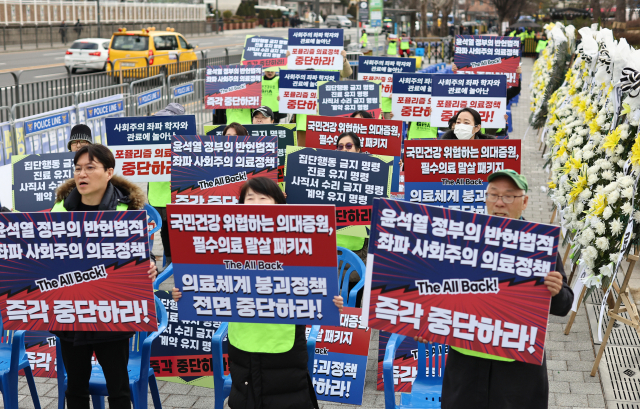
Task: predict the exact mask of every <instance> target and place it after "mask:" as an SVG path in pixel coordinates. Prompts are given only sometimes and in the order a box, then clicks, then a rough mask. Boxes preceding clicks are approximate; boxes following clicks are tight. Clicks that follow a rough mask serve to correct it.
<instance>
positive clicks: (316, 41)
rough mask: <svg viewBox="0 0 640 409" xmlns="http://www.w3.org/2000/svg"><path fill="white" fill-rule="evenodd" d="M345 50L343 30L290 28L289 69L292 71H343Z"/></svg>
mask: <svg viewBox="0 0 640 409" xmlns="http://www.w3.org/2000/svg"><path fill="white" fill-rule="evenodd" d="M343 49H344V32H343V30H342V29H337V28H334V29H330V28H290V29H289V45H288V51H289V57H288V58H287V68H289V69H291V70H306V69H308V68H313V69H314V70H338V71H339V70H341V69H342V64H343V57H342V55H340V53H341V52H342V50H343Z"/></svg>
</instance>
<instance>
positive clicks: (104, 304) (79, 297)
mask: <svg viewBox="0 0 640 409" xmlns="http://www.w3.org/2000/svg"><path fill="white" fill-rule="evenodd" d="M0 238H1V239H2V241H1V243H0V271H2V275H0V294H3V295H2V296H0V311H2V320H3V325H4V329H5V330H27V331H134V332H136V331H155V330H157V328H158V326H157V322H156V308H155V300H154V297H153V289H152V286H151V280H149V276H148V271H149V262H150V261H149V235H148V230H147V213H146V212H145V211H139V210H128V211H123V212H116V211H112V212H111V211H110V212H103V211H100V212H54V213H1V214H0ZM18 260H19V263H18Z"/></svg>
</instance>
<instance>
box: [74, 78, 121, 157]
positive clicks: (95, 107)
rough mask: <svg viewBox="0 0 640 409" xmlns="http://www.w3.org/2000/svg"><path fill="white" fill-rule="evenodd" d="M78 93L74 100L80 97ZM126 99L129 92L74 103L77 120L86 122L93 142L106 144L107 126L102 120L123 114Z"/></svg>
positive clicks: (86, 92) (85, 92)
mask: <svg viewBox="0 0 640 409" xmlns="http://www.w3.org/2000/svg"><path fill="white" fill-rule="evenodd" d="M114 87H115V86H114ZM120 87H122V88H124V89H128V88H129V87H128V86H124V85H120ZM110 88H111V87H110ZM96 91H99V90H96ZM89 92H90V91H84V92H82V93H78V94H88V93H89ZM78 94H76V101H79V100H80V98H81V95H78ZM128 99H129V94H128V93H123V94H116V95H111V96H108V97H104V98H99V99H94V100H91V101H87V102H81V103H76V106H77V113H78V122H80V123H83V124H86V125H87V126H88V127H89V128H90V129H91V135H92V136H93V142H94V143H101V144H103V145H106V144H107V140H106V136H107V131H106V129H107V128H106V126H105V122H104V120H105V118H118V117H123V116H125V112H126V109H127V107H126V106H125V101H126V100H128Z"/></svg>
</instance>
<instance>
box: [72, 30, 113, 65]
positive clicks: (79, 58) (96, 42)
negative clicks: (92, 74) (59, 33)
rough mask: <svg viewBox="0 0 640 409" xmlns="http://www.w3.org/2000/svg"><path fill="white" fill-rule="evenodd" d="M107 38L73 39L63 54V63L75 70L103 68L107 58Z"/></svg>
mask: <svg viewBox="0 0 640 409" xmlns="http://www.w3.org/2000/svg"><path fill="white" fill-rule="evenodd" d="M109 42H110V40H109V39H108V38H83V39H82V40H78V41H74V42H73V44H71V47H69V49H68V50H67V52H66V54H65V56H64V65H66V66H67V67H70V68H71V72H72V73H75V72H76V71H77V70H82V69H90V70H104V69H105V68H106V64H107V58H109Z"/></svg>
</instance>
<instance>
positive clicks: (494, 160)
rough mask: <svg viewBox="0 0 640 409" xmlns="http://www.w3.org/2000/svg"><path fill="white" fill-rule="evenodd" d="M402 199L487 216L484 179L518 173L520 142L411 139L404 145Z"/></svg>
mask: <svg viewBox="0 0 640 409" xmlns="http://www.w3.org/2000/svg"><path fill="white" fill-rule="evenodd" d="M404 149H405V163H404V166H405V168H404V169H405V199H406V200H408V201H411V202H416V203H426V204H432V205H435V206H443V207H447V208H449V209H456V210H464V211H469V212H476V213H486V207H485V201H486V198H485V194H486V190H487V186H488V184H489V183H488V182H487V178H488V177H489V175H490V174H492V173H493V172H497V171H499V170H504V169H512V170H515V171H516V172H518V173H520V166H521V158H522V155H521V146H520V141H509V140H495V141H486V140H469V141H454V140H446V141H443V140H410V141H406V142H405V148H404Z"/></svg>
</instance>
